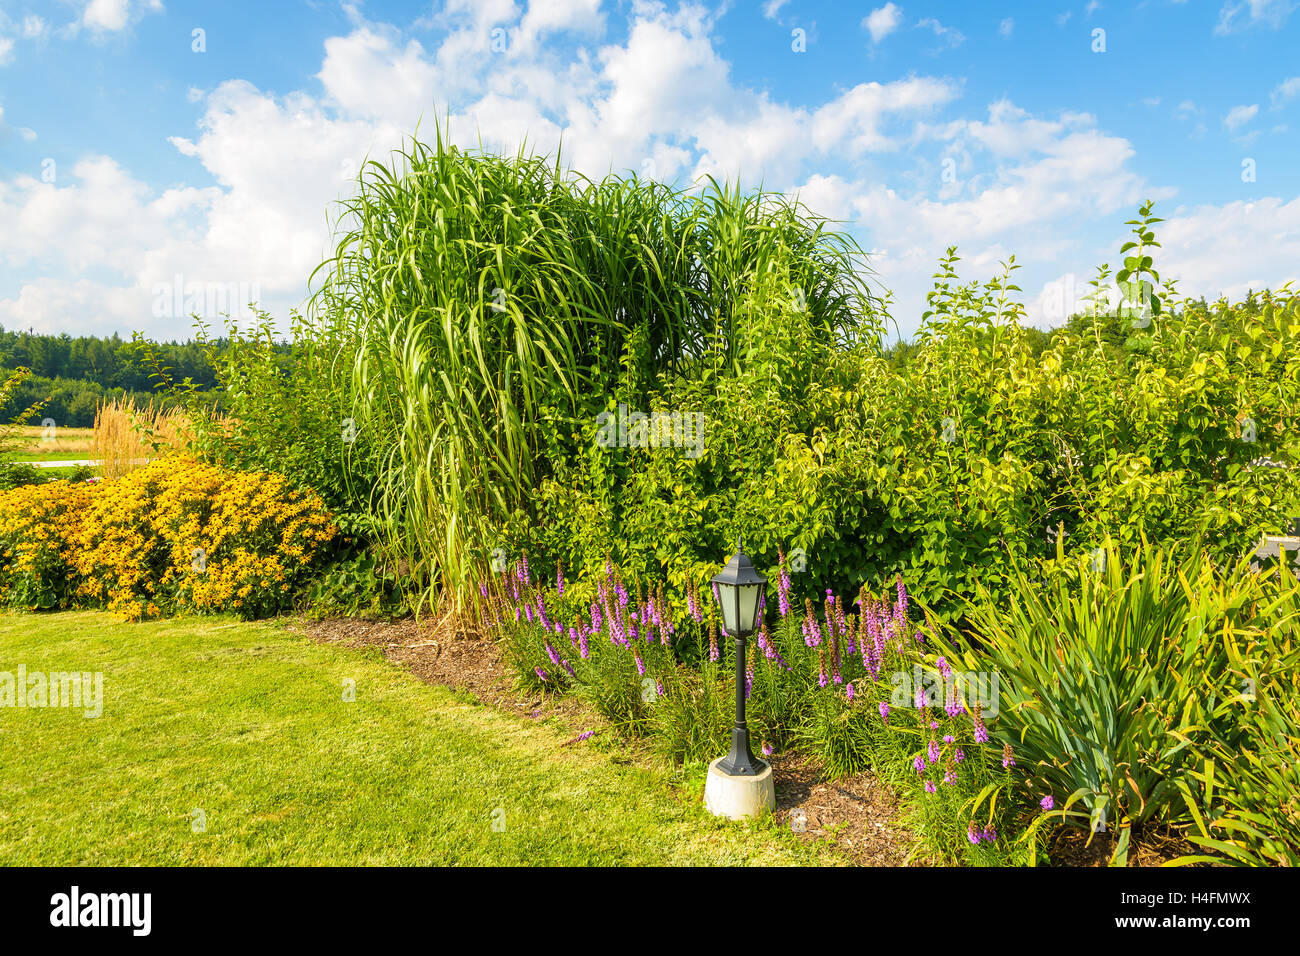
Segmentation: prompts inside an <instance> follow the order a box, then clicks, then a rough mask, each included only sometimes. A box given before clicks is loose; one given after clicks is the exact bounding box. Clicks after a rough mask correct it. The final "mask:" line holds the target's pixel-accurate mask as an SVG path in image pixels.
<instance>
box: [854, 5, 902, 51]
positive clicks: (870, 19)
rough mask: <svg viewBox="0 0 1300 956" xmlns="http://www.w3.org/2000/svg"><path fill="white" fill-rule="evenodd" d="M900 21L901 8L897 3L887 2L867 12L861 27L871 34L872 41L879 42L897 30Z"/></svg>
mask: <svg viewBox="0 0 1300 956" xmlns="http://www.w3.org/2000/svg"><path fill="white" fill-rule="evenodd" d="M902 22H903V11H902V8H900V7H899V6H898V5H897V4H894V3H887V4H885V5H884V6H883V7H877V8H876V9H875V10H872V11H871V12H870V13H868V14H867V15H866V16H865V17H864V18H863V20H862V27H863V29H865V30H866V31H867V32H868V33H870V34H871V42H872V43H879V42H880V41H881V40H883V39H884V38H885V37H887V36H889V35H890V34H891V33H893V32H894V31H895V30H897V29H898V27H899V24H901V23H902Z"/></svg>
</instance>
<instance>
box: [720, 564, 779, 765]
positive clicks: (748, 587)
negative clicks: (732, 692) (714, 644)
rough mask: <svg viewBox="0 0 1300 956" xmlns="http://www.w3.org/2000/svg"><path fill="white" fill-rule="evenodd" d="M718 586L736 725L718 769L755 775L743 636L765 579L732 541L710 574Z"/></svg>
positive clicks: (753, 616) (757, 762)
mask: <svg viewBox="0 0 1300 956" xmlns="http://www.w3.org/2000/svg"><path fill="white" fill-rule="evenodd" d="M712 583H714V584H716V585H717V586H718V600H719V604H720V608H719V610H720V611H721V612H722V628H723V630H724V631H726V632H727V633H728V634H730V635H731V636H732V637H733V638H734V639H735V644H736V726H735V727H734V728H733V729H732V731H731V752H730V753H728V754H727V756H725V757H723V758H722V760H721V762H719V764H718V769H719V770H720V771H722V772H723V773H725V774H727V775H729V776H733V777H756V776H758V775H759V774H760V773H762V772H763V771H764V770H765V769H766V766H767V765H766V764H764V763H763V762H762V761H761V760H757V759H755V757H754V753H753V751H751V750H750V749H749V728H748V726H747V725H746V724H745V639H746V638H747V637H748V636H749V635H750V634H751V633H752V632H753V630H754V628H755V626H756V625H757V623H758V609H759V606H760V604H759V598H760V596H761V595H762V592H763V588H764V586H765V585H766V583H767V579H766V578H765V577H763V576H762V575H761V574H759V573H758V572H757V571H756V570H754V565H753V564H751V563H750V561H749V558H748V557H746V556H745V552H744V551H743V550H742V549H741V546H740V542H737V543H736V553H735V554H734V555H732V558H731V560H730V561H728V562H727V566H726V567H725V568H723V569H722V570H721V571H720V572H718V574H716V575H715V576H714V578H713V582H712Z"/></svg>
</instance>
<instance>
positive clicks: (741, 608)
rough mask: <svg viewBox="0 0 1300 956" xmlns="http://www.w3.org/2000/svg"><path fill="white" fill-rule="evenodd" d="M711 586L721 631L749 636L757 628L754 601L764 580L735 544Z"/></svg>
mask: <svg viewBox="0 0 1300 956" xmlns="http://www.w3.org/2000/svg"><path fill="white" fill-rule="evenodd" d="M713 583H714V584H716V585H717V587H718V603H719V604H720V605H721V607H720V610H721V611H722V629H723V630H724V631H726V632H727V633H728V634H730V635H731V636H732V637H746V636H748V635H749V634H751V633H753V631H754V628H756V627H757V626H758V608H759V600H758V599H759V597H760V596H761V595H762V593H763V588H764V586H765V585H766V584H767V578H765V577H763V575H761V574H759V573H758V572H757V571H756V570H754V565H753V564H751V563H750V561H749V558H748V557H746V556H745V552H744V551H743V550H742V549H741V547H740V543H739V542H737V543H736V553H735V554H733V555H732V556H731V560H730V561H728V562H727V566H726V567H725V568H723V569H722V570H721V571H719V572H718V573H717V574H715V575H714V576H713Z"/></svg>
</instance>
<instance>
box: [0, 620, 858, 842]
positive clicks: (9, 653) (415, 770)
mask: <svg viewBox="0 0 1300 956" xmlns="http://www.w3.org/2000/svg"><path fill="white" fill-rule="evenodd" d="M20 663H23V664H25V665H26V667H27V669H28V672H29V673H30V672H33V671H38V670H39V671H44V672H51V671H66V670H79V671H102V672H103V674H104V704H103V714H102V716H100V717H98V718H94V719H88V718H86V717H84V716H83V714H82V712H81V711H77V710H68V709H54V708H44V709H41V708H24V709H11V708H8V707H5V708H0V767H3V773H0V864H3V865H36V864H43V865H68V864H82V865H113V864H128V865H135V864H144V865H191V864H208V865H275V864H300V865H314V864H394V865H396V864H408V865H409V864H415V865H421V864H438V865H444V864H466V865H496V864H503V865H516V864H627V865H655V864H797V863H811V862H819V861H820V862H835V860H836V859H837V858H835V857H832V856H830V855H829V853H830V851H829V850H827V849H826V848H823V847H818V846H814V845H809V844H803V843H800V842H799V841H798V840H797V838H795V837H794V835H793V834H791V833H789V832H788V831H786V830H784V829H782V828H780V827H778V826H777V825H776V824H775V823H774V822H773V821H772V820H771V819H770V818H769V819H768V820H765V821H760V822H756V823H753V824H729V823H725V822H722V821H718V820H715V819H713V818H711V817H709V816H708V815H707V814H706V813H705V812H704V811H703V809H702V807H701V806H700V800H699V793H698V792H695V791H694V790H692V791H691V792H683V791H681V790H678V789H676V788H674V787H673V786H672V785H671V784H670V782H669V781H668V779H667V778H666V777H663V776H660V775H658V774H657V773H654V772H652V771H649V770H646V769H643V768H639V767H635V766H631V765H629V764H627V763H625V762H619V760H618V757H617V754H616V753H610V752H605V751H604V750H603V749H602V747H601V745H600V743H599V738H596V739H594V740H592V741H588V742H585V743H579V744H574V745H571V746H564V742H565V741H566V739H568V738H569V733H568V731H566V730H563V729H561V728H559V727H556V726H553V725H551V724H549V723H544V722H536V721H530V720H528V719H526V718H517V717H513V716H510V715H506V714H503V713H501V712H499V711H495V710H493V709H491V708H488V707H485V706H482V705H479V704H476V703H474V702H472V701H470V700H469V699H467V698H465V697H463V696H460V695H458V694H456V693H455V692H453V691H450V690H448V689H446V688H442V687H436V686H429V685H425V684H423V683H421V682H420V681H419V680H418V679H417V678H415V677H414V676H413V675H411V674H409V673H408V672H406V671H404V670H402V669H400V668H398V667H396V666H394V665H392V664H390V663H388V662H387V661H385V660H384V659H383V657H382V656H381V655H380V654H379V653H378V652H377V651H373V652H363V651H357V650H352V649H345V648H337V647H331V646H326V645H320V644H317V643H315V642H313V641H312V640H311V639H309V638H307V637H305V636H303V635H300V634H296V633H293V632H292V631H289V630H287V629H285V628H284V627H282V626H279V625H277V624H271V623H260V624H250V623H245V622H239V621H234V620H229V619H222V618H188V619H177V620H169V621H163V622H150V623H144V624H132V625H124V624H121V623H118V622H117V621H115V620H114V619H112V618H110V617H109V616H108V615H105V614H101V613H95V612H68V613H60V614H51V615H40V616H33V615H19V614H5V615H0V671H8V672H10V673H13V672H15V671H16V670H17V666H18V664H20ZM345 680H352V681H355V689H356V692H355V698H356V699H355V702H351V703H349V702H346V701H345V700H344V693H343V688H344V682H345ZM199 810H201V811H202V812H203V817H204V820H205V823H206V828H205V829H204V830H202V831H201V832H195V822H196V820H197V819H198V817H197V814H196V813H195V811H199ZM494 820H496V821H500V824H501V828H500V829H494Z"/></svg>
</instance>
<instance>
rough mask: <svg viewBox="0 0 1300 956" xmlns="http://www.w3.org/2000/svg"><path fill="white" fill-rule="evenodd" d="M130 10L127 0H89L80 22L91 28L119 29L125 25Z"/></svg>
mask: <svg viewBox="0 0 1300 956" xmlns="http://www.w3.org/2000/svg"><path fill="white" fill-rule="evenodd" d="M130 10H131V4H130V3H129V2H128V0H90V2H89V3H87V4H86V9H85V10H84V11H83V12H82V14H81V22H82V23H83V24H84V25H85V26H87V27H89V28H90V29H92V30H106V31H116V30H121V29H123V28H124V27H125V26H126V23H127V17H128V14H129V13H130Z"/></svg>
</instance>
